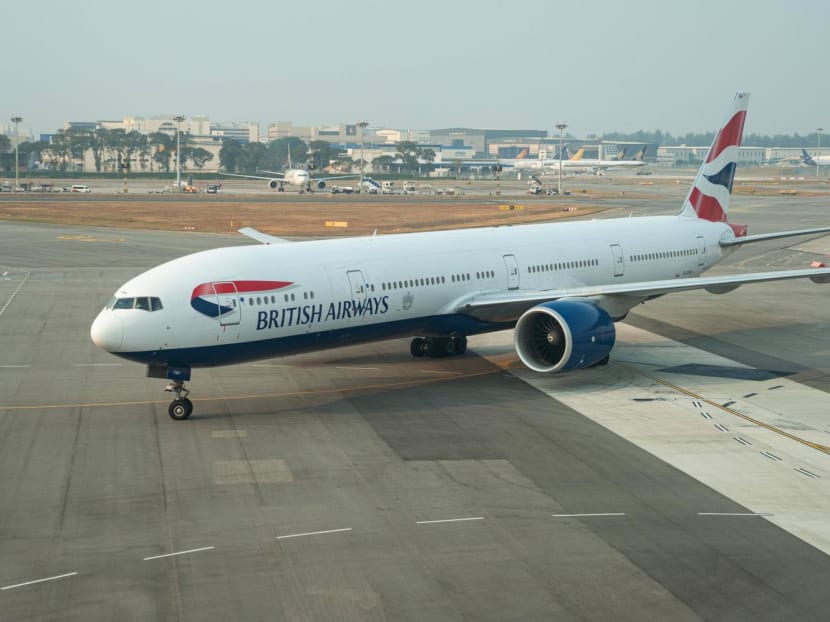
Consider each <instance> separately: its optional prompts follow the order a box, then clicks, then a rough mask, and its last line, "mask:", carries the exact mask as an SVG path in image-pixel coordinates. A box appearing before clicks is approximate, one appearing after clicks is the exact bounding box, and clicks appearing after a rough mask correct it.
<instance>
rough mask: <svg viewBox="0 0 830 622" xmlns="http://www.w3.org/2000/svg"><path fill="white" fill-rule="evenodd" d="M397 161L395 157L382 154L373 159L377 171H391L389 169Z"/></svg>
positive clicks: (373, 165)
mask: <svg viewBox="0 0 830 622" xmlns="http://www.w3.org/2000/svg"><path fill="white" fill-rule="evenodd" d="M394 163H395V158H393V157H392V156H388V155H382V156H378V157H376V158H375V159H374V160H372V168H373V169H374V170H376V171H384V172H386V173H388V172H389V169H390V168H392V165H393V164H394Z"/></svg>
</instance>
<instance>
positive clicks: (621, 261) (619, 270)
mask: <svg viewBox="0 0 830 622" xmlns="http://www.w3.org/2000/svg"><path fill="white" fill-rule="evenodd" d="M611 261H612V263H613V264H614V276H623V275H624V274H625V257H624V256H623V251H622V247H621V246H620V245H619V244H612V245H611Z"/></svg>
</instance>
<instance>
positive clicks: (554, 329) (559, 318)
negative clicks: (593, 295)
mask: <svg viewBox="0 0 830 622" xmlns="http://www.w3.org/2000/svg"><path fill="white" fill-rule="evenodd" d="M615 337H616V331H615V330H614V321H613V320H612V319H611V316H609V315H608V313H606V312H605V311H604V310H602V309H600V308H599V307H597V306H596V305H593V304H591V303H590V302H585V301H583V300H556V301H553V302H546V303H544V304H541V305H537V306H535V307H533V308H532V309H528V310H527V311H525V313H524V314H523V315H522V316H521V317H520V318H519V321H518V322H517V323H516V330H515V331H514V333H513V346H514V347H515V348H516V352H517V353H518V355H519V358H520V359H521V360H522V363H524V364H525V365H527V366H528V367H529V368H530V369H532V370H534V371H538V372H560V371H569V370H572V369H582V368H584V367H591V366H592V365H596V364H598V363H602V362H603V361H605V360H606V359H607V357H608V354H609V353H610V352H611V348H613V347H614V339H615Z"/></svg>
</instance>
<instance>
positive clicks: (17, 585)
mask: <svg viewBox="0 0 830 622" xmlns="http://www.w3.org/2000/svg"><path fill="white" fill-rule="evenodd" d="M76 574H78V573H77V572H67V573H66V574H59V575H57V576H54V577H46V578H45V579H35V580H34V581H26V582H25V583H15V584H14V585H7V586H5V587H0V590H13V589H14V588H16V587H23V586H24V585H33V584H35V583H43V582H44V581H54V580H56V579H65V578H66V577H72V576H75V575H76Z"/></svg>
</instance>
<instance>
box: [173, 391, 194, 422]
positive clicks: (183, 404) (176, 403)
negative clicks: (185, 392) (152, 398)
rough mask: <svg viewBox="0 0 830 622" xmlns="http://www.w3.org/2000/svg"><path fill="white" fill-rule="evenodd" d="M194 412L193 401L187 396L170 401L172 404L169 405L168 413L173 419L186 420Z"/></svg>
mask: <svg viewBox="0 0 830 622" xmlns="http://www.w3.org/2000/svg"><path fill="white" fill-rule="evenodd" d="M192 412H193V402H191V401H190V400H189V399H187V398H186V397H183V398H181V399H178V400H173V401H172V402H170V406H168V407H167V414H168V415H170V418H171V419H175V420H176V421H184V420H185V419H187V418H188V417H189V416H190V413H192Z"/></svg>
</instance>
